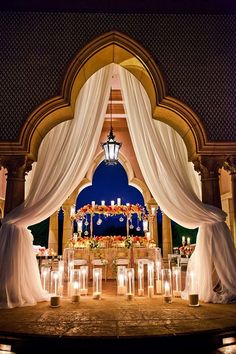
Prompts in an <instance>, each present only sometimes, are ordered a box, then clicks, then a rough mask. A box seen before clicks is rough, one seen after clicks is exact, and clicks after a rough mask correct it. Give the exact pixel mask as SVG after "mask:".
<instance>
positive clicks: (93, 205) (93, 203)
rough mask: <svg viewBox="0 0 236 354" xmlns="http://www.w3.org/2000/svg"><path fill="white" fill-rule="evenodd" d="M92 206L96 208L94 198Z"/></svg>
mask: <svg viewBox="0 0 236 354" xmlns="http://www.w3.org/2000/svg"><path fill="white" fill-rule="evenodd" d="M91 204H92V208H94V207H95V201H94V200H92V203H91Z"/></svg>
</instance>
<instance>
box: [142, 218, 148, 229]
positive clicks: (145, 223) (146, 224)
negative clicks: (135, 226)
mask: <svg viewBox="0 0 236 354" xmlns="http://www.w3.org/2000/svg"><path fill="white" fill-rule="evenodd" d="M143 231H144V232H145V231H148V220H146V219H145V220H143Z"/></svg>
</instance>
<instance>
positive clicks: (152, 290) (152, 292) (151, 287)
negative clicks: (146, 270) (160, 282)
mask: <svg viewBox="0 0 236 354" xmlns="http://www.w3.org/2000/svg"><path fill="white" fill-rule="evenodd" d="M153 295H154V287H153V286H152V285H149V286H148V297H150V298H152V297H153Z"/></svg>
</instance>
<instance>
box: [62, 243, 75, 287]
mask: <svg viewBox="0 0 236 354" xmlns="http://www.w3.org/2000/svg"><path fill="white" fill-rule="evenodd" d="M63 260H64V277H65V278H64V280H65V282H69V281H70V273H71V270H72V269H74V250H73V249H71V248H65V249H64V253H63Z"/></svg>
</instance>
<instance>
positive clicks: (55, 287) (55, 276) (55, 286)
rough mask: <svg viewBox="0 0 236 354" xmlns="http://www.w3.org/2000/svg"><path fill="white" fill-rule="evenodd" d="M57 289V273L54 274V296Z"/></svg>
mask: <svg viewBox="0 0 236 354" xmlns="http://www.w3.org/2000/svg"><path fill="white" fill-rule="evenodd" d="M57 289H58V273H54V294H56V293H57Z"/></svg>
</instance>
